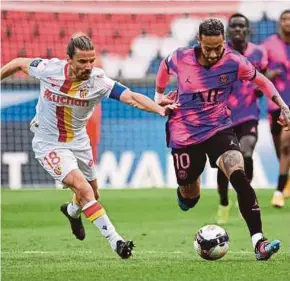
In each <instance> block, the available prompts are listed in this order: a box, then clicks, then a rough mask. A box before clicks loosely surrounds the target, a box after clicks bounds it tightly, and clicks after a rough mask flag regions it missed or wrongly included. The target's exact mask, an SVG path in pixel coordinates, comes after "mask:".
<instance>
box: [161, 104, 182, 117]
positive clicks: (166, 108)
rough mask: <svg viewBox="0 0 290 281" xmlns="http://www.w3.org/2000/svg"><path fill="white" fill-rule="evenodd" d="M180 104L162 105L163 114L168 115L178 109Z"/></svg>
mask: <svg viewBox="0 0 290 281" xmlns="http://www.w3.org/2000/svg"><path fill="white" fill-rule="evenodd" d="M179 106H180V104H178V103H173V104H168V105H165V106H163V107H162V110H161V111H160V113H159V114H160V115H161V116H168V115H169V114H170V113H171V112H172V111H174V110H175V109H177V108H178V107H179Z"/></svg>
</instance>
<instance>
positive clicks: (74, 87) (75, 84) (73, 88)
mask: <svg viewBox="0 0 290 281" xmlns="http://www.w3.org/2000/svg"><path fill="white" fill-rule="evenodd" d="M81 84H82V82H73V83H72V85H71V87H70V89H69V90H68V92H67V94H68V95H69V96H72V97H75V96H76V95H77V93H78V92H79V87H80V86H81Z"/></svg>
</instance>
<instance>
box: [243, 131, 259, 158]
mask: <svg viewBox="0 0 290 281" xmlns="http://www.w3.org/2000/svg"><path fill="white" fill-rule="evenodd" d="M256 143H257V138H256V137H255V136H252V135H248V136H243V137H242V138H241V139H240V145H241V152H242V154H243V156H244V157H252V155H253V152H254V148H255V146H256Z"/></svg>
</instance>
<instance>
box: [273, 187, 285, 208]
mask: <svg viewBox="0 0 290 281" xmlns="http://www.w3.org/2000/svg"><path fill="white" fill-rule="evenodd" d="M271 204H272V206H273V207H276V208H283V207H284V196H283V193H282V192H281V191H278V190H276V191H275V192H274V194H273V197H272V201H271Z"/></svg>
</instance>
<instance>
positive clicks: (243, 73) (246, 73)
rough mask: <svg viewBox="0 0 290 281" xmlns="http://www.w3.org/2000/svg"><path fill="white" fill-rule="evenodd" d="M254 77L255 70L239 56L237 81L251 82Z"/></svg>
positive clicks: (245, 59) (247, 61)
mask: <svg viewBox="0 0 290 281" xmlns="http://www.w3.org/2000/svg"><path fill="white" fill-rule="evenodd" d="M255 77H256V68H255V67H254V66H253V65H252V64H251V63H250V62H249V60H248V59H247V58H245V57H244V56H239V69H238V79H239V80H248V81H252V80H254V79H255Z"/></svg>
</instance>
